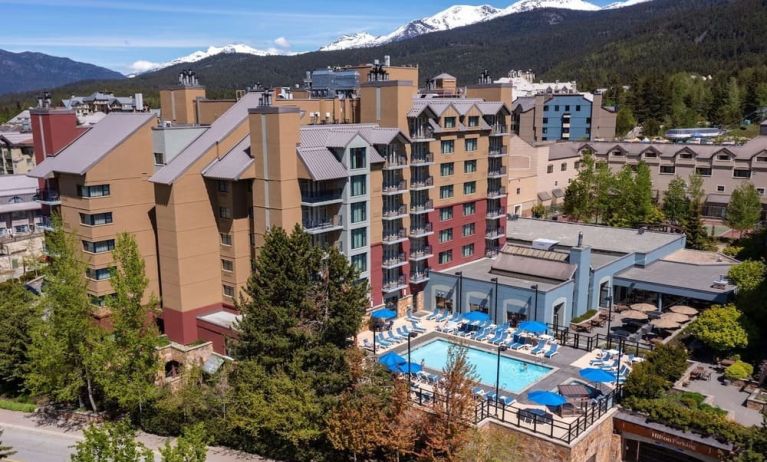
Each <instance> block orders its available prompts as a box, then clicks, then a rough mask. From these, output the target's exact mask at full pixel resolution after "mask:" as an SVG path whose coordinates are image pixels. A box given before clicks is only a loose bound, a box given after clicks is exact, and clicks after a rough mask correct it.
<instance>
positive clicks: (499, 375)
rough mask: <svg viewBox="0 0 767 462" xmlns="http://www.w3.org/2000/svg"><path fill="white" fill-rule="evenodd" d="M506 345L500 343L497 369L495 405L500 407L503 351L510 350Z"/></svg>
mask: <svg viewBox="0 0 767 462" xmlns="http://www.w3.org/2000/svg"><path fill="white" fill-rule="evenodd" d="M508 349H509V347H507V346H506V345H498V363H497V365H496V369H495V407H496V408H497V407H498V393H499V392H500V391H501V352H502V351H506V350H508Z"/></svg>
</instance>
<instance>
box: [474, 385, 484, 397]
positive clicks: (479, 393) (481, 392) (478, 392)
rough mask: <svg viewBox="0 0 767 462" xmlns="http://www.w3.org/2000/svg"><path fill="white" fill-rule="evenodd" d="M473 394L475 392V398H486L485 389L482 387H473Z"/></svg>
mask: <svg viewBox="0 0 767 462" xmlns="http://www.w3.org/2000/svg"><path fill="white" fill-rule="evenodd" d="M471 394H473V395H474V397H475V398H484V397H485V390H484V389H483V388H482V387H474V388H472V389H471Z"/></svg>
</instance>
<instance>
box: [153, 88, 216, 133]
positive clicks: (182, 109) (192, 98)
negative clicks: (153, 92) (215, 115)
mask: <svg viewBox="0 0 767 462" xmlns="http://www.w3.org/2000/svg"><path fill="white" fill-rule="evenodd" d="M198 98H199V99H204V98H205V88H204V87H200V86H179V87H175V88H168V89H164V90H160V119H162V120H163V121H171V122H174V123H176V124H181V125H192V124H196V123H198V112H197V111H198V108H197V99H198ZM218 106H220V104H219V105H218ZM216 110H220V108H218V109H217V108H215V107H214V108H212V109H208V110H207V112H206V114H205V115H206V117H209V116H210V115H211V114H210V113H211V112H215V111H216Z"/></svg>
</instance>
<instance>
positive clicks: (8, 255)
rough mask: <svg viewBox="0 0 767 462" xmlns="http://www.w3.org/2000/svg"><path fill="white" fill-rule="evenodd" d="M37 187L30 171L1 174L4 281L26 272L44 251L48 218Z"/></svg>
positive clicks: (1, 266) (1, 278) (0, 270)
mask: <svg viewBox="0 0 767 462" xmlns="http://www.w3.org/2000/svg"><path fill="white" fill-rule="evenodd" d="M37 187H38V185H37V180H35V179H34V178H30V177H28V176H26V175H0V282H2V281H5V280H6V279H8V278H16V277H20V276H22V275H23V274H24V272H25V271H26V270H29V269H31V268H30V267H32V266H34V265H33V263H34V262H35V261H36V260H38V259H39V258H40V257H41V256H42V254H43V234H42V232H43V230H44V229H45V227H46V226H47V224H48V222H47V218H46V217H45V216H43V213H42V205H41V204H39V203H38V202H36V201H35V197H36V194H37Z"/></svg>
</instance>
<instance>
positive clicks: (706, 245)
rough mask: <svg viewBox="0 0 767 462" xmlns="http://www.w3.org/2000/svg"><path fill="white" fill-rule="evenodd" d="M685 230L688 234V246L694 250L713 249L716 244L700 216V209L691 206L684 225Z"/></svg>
mask: <svg viewBox="0 0 767 462" xmlns="http://www.w3.org/2000/svg"><path fill="white" fill-rule="evenodd" d="M684 232H685V235H686V236H687V248H689V249H694V250H711V249H712V248H713V247H714V245H713V243H712V242H711V237H710V236H709V235H708V232H707V231H706V227H705V226H703V220H702V219H701V216H700V209H699V208H697V207H692V206H691V207H690V214H689V215H688V218H687V222H686V223H685V226H684Z"/></svg>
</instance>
